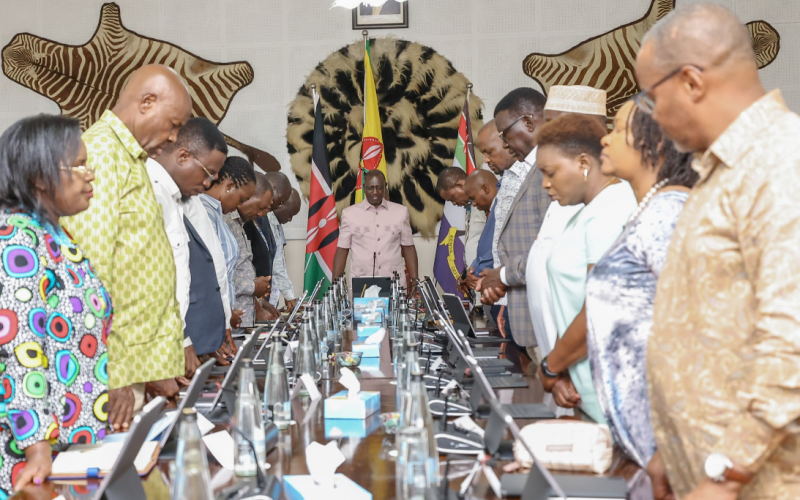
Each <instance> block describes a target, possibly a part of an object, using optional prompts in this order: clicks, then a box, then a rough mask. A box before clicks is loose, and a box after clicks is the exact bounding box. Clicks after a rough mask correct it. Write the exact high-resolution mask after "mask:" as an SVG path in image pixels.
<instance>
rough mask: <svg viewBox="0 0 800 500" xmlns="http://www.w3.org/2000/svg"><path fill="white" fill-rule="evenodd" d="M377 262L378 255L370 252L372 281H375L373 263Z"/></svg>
mask: <svg viewBox="0 0 800 500" xmlns="http://www.w3.org/2000/svg"><path fill="white" fill-rule="evenodd" d="M376 262H378V254H377V253H376V252H372V279H375V263H376Z"/></svg>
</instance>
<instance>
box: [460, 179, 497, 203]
mask: <svg viewBox="0 0 800 500" xmlns="http://www.w3.org/2000/svg"><path fill="white" fill-rule="evenodd" d="M464 192H465V193H467V196H469V200H470V201H471V202H472V204H473V205H474V206H476V207H477V208H478V209H479V210H483V211H484V212H486V213H489V209H490V208H491V206H492V201H493V200H494V197H495V196H497V178H496V177H495V176H494V174H492V173H491V172H489V171H487V170H476V171H475V172H472V174H471V175H470V176H469V177H467V181H466V182H465V183H464Z"/></svg>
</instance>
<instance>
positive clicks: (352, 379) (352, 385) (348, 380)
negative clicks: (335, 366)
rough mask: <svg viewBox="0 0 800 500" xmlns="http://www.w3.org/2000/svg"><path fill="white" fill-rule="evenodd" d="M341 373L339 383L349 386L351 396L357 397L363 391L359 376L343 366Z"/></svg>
mask: <svg viewBox="0 0 800 500" xmlns="http://www.w3.org/2000/svg"><path fill="white" fill-rule="evenodd" d="M340 373H341V376H340V377H339V383H340V384H342V385H343V386H345V387H346V388H347V391H348V396H349V397H351V398H357V397H358V393H359V391H361V382H359V381H358V377H356V375H355V374H354V373H353V372H352V371H350V369H349V368H347V367H342V369H341V370H340Z"/></svg>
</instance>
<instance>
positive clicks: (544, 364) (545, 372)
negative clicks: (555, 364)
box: [541, 356, 558, 378]
mask: <svg viewBox="0 0 800 500" xmlns="http://www.w3.org/2000/svg"><path fill="white" fill-rule="evenodd" d="M541 367H542V374H543V375H544V376H545V377H547V378H558V373H553V372H551V371H550V368H549V367H548V366H547V356H545V357H544V359H542V364H541Z"/></svg>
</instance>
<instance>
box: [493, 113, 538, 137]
mask: <svg viewBox="0 0 800 500" xmlns="http://www.w3.org/2000/svg"><path fill="white" fill-rule="evenodd" d="M525 117H529V118H533V115H522V116H520V117H519V118H517V119H516V120H514V121H513V122H512V123H511V125H509V126H508V127H506V128H505V130H503V131H502V132H500V133H499V134H498V135H499V136H500V138H501V139H503V142H508V140H506V133H507V132H508V131H509V130H511V127H513V126H514V125H516V124H517V122H519V121H520V120H522V119H523V118H525Z"/></svg>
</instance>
